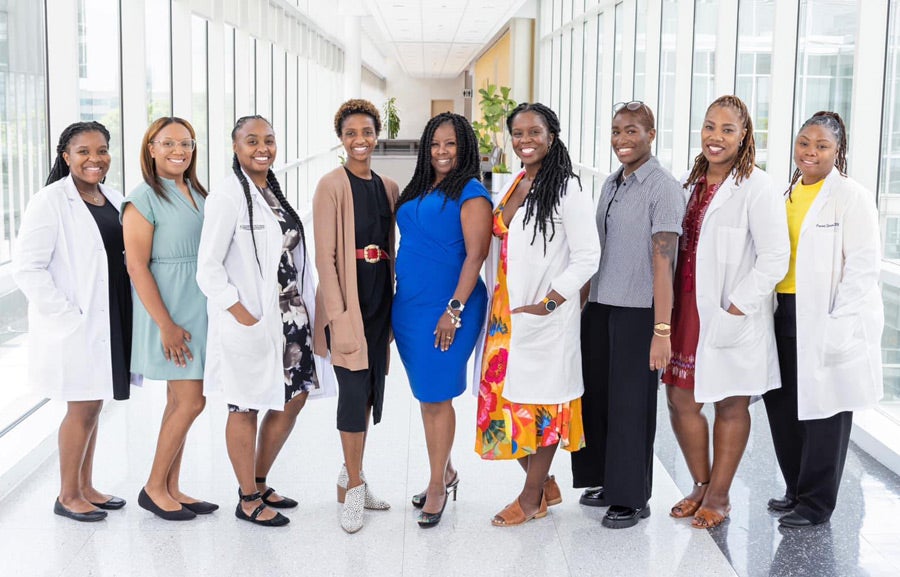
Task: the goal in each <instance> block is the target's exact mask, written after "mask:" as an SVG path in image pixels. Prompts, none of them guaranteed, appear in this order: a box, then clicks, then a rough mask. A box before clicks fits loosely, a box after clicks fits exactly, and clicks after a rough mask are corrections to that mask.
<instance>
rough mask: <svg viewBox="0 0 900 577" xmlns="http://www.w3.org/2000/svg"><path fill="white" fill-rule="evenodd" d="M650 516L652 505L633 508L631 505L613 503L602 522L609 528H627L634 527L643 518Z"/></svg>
mask: <svg viewBox="0 0 900 577" xmlns="http://www.w3.org/2000/svg"><path fill="white" fill-rule="evenodd" d="M649 516H650V505H649V504H648V505H644V506H643V507H640V508H637V509H633V508H631V507H622V506H621V505H613V506H612V507H610V508H609V509H608V510H607V511H606V515H604V517H603V520H602V521H601V524H602V525H603V526H604V527H608V528H609V529H626V528H628V527H634V526H635V525H637V524H638V521H640V520H641V519H646V518H647V517H649Z"/></svg>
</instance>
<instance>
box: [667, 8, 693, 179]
mask: <svg viewBox="0 0 900 577" xmlns="http://www.w3.org/2000/svg"><path fill="white" fill-rule="evenodd" d="M693 38H694V3H693V2H679V4H678V35H677V37H676V40H675V108H674V110H675V111H676V113H675V119H674V122H673V124H672V126H673V132H672V134H673V138H672V172H673V173H675V174H679V173H681V171H683V170H686V169H687V168H689V166H690V164H689V160H688V153H689V151H690V145H691V83H692V82H693V68H694V53H693V48H694V42H693Z"/></svg>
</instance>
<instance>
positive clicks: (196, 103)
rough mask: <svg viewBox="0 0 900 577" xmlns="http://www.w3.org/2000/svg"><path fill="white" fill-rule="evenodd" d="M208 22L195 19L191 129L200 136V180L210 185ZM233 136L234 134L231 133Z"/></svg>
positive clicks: (198, 173)
mask: <svg viewBox="0 0 900 577" xmlns="http://www.w3.org/2000/svg"><path fill="white" fill-rule="evenodd" d="M207 26H208V24H207V22H206V20H204V19H203V18H200V17H199V16H191V125H193V127H194V132H196V133H197V150H196V151H195V152H194V154H196V155H197V178H199V179H200V182H203V183H206V184H207V185H208V184H209V79H208V77H207V56H206V54H207V49H208V48H207V46H208V44H207V38H206V32H207V30H206V29H207ZM229 132H230V131H229Z"/></svg>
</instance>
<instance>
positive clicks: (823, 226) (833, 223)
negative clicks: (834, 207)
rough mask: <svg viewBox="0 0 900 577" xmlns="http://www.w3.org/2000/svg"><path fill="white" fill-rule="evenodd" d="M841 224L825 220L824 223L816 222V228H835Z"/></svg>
mask: <svg viewBox="0 0 900 577" xmlns="http://www.w3.org/2000/svg"><path fill="white" fill-rule="evenodd" d="M839 226H841V223H839V222H827V223H825V224H816V228H836V227H839Z"/></svg>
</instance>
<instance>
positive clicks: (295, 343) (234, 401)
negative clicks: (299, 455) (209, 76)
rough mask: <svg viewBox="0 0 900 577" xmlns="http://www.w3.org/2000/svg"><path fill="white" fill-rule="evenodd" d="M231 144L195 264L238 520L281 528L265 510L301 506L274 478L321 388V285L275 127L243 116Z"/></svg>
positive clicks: (209, 379) (283, 520) (277, 517)
mask: <svg viewBox="0 0 900 577" xmlns="http://www.w3.org/2000/svg"><path fill="white" fill-rule="evenodd" d="M231 140H232V147H233V149H234V163H233V166H232V168H233V171H234V174H232V175H229V176H228V178H226V179H225V182H223V183H222V184H221V185H220V186H219V188H217V189H214V190H213V191H212V192H211V194H210V195H209V198H208V200H207V201H206V218H205V220H204V222H203V231H202V233H201V237H200V248H199V253H198V261H197V282H198V284H199V285H200V289H201V290H202V291H203V292H204V294H206V297H207V299H208V310H209V331H208V341H207V357H206V374H205V379H206V383H207V386H209V387H210V388H211V389H212V388H217V387H221V388H223V389H224V391H225V399H226V401H227V402H228V403H229V406H228V409H229V415H228V423H227V426H226V429H225V435H226V444H227V446H228V456H229V457H230V459H231V464H232V466H233V468H234V472H235V475H236V476H237V479H238V483H239V485H240V487H239V494H240V496H241V501H240V503H238V506H237V508H236V510H235V516H237V518H239V519H242V520H245V521H250V522H252V523H255V524H258V525H264V526H282V525H286V524H287V523H288V521H289V520H288V518H287V517H285V516H284V515H281V514H280V513H277V512H275V511H272V510H271V509H268V508H267V506H268V507H273V508H277V509H285V508H290V507H296V506H297V502H296V501H295V500H293V499H288V498H286V497H282V496H281V495H279V494H277V493H276V492H275V491H274V489H272V488H271V487H269V486H268V485H267V483H266V475H267V474H268V472H269V470H270V469H271V467H272V464H273V463H274V461H275V457H276V456H277V455H278V453H279V451H280V450H281V448H282V447H283V446H284V443H285V441H286V440H287V437H288V435H289V434H290V432H291V430H292V429H293V427H294V423H295V422H296V420H297V415H298V414H299V413H300V409H302V408H303V405H304V404H305V403H306V398H307V396H308V395H309V393H310V392H315V391H317V390H319V388H320V384H321V383H322V379H320V377H319V375H318V374H317V371H316V368H317V367H316V361H314V359H313V353H312V351H313V343H312V330H311V327H312V321H313V317H314V314H315V313H314V307H315V286H314V282H313V279H312V271H311V266H310V265H309V263H308V262H307V254H306V240H305V236H304V232H303V225H302V223H301V222H300V217H299V216H298V215H297V213H296V212H295V211H294V209H293V208H292V207H291V205H290V204H289V203H288V202H287V200H286V199H285V198H284V194H283V193H282V192H281V187H280V186H279V184H278V180H277V179H276V178H275V174H274V173H273V172H272V170H271V168H270V167H271V165H272V163H273V162H274V160H275V154H276V151H277V145H276V143H275V133H274V131H273V130H272V125H271V124H270V123H269V122H268V121H267V120H266V119H265V118H263V117H261V116H245V117H243V118H240V119H238V121H237V123H236V124H235V126H234V130H232V132H231ZM261 410H265V411H267V412H266V416H265V417H264V418H263V421H262V425H261V426H260V427H259V439H258V441H257V413H258V412H259V411H261Z"/></svg>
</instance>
